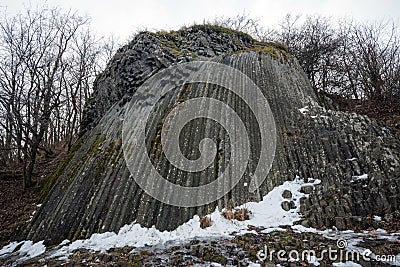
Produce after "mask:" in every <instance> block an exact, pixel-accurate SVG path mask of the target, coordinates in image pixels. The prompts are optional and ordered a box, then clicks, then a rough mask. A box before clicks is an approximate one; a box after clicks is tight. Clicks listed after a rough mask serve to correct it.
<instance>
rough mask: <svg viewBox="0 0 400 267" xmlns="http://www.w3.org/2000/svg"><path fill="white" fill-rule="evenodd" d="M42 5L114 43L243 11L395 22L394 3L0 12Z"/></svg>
mask: <svg viewBox="0 0 400 267" xmlns="http://www.w3.org/2000/svg"><path fill="white" fill-rule="evenodd" d="M44 4H46V5H47V6H49V7H61V8H64V9H72V10H76V11H79V12H80V13H81V14H86V15H88V16H90V17H91V18H92V27H93V28H94V29H95V30H96V31H97V33H98V34H99V35H106V36H107V35H110V34H114V35H115V36H117V37H119V38H120V40H127V38H128V37H129V36H130V35H131V34H132V33H133V32H135V30H136V29H143V28H147V29H149V30H151V29H165V30H169V29H178V28H179V27H181V26H182V25H185V24H186V25H187V24H192V23H193V22H198V23H201V22H203V20H204V19H206V20H212V19H213V18H215V17H216V16H225V17H228V16H234V15H236V14H239V13H243V12H246V13H248V14H250V15H251V16H252V17H257V18H259V19H260V24H262V25H263V26H271V25H274V24H277V23H278V22H279V21H280V20H281V19H282V18H283V17H284V16H285V15H286V14H287V13H292V14H302V15H307V14H322V15H324V16H331V17H333V18H339V17H346V16H347V17H348V16H351V17H353V18H354V19H356V20H359V21H372V20H381V19H394V20H395V21H396V22H398V21H399V19H400V1H399V0H277V1H272V0H264V1H263V0H248V1H246V0H232V1H220V0H201V1H191V0H186V1H178V0H158V1H157V0H141V1H137V0H113V1H106V0H47V1H39V0H30V1H18V0H0V9H2V11H4V10H6V11H7V13H8V14H16V13H18V12H21V11H22V10H23V9H24V7H29V6H43V5H44Z"/></svg>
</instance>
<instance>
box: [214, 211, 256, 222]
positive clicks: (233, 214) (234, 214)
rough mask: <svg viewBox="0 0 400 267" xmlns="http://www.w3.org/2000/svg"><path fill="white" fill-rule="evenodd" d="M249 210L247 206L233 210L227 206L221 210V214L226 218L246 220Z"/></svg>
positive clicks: (248, 216) (248, 217)
mask: <svg viewBox="0 0 400 267" xmlns="http://www.w3.org/2000/svg"><path fill="white" fill-rule="evenodd" d="M250 214H251V211H250V210H249V209H248V208H240V209H237V210H234V209H232V208H227V209H225V210H224V211H222V213H221V215H222V216H223V217H224V218H225V219H227V220H233V219H235V220H238V221H246V220H248V219H250Z"/></svg>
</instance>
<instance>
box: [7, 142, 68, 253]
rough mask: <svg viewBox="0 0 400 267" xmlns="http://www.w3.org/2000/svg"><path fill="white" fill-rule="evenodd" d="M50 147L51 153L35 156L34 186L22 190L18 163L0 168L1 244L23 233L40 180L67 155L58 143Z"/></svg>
mask: <svg viewBox="0 0 400 267" xmlns="http://www.w3.org/2000/svg"><path fill="white" fill-rule="evenodd" d="M53 151H54V154H53V155H51V156H43V157H41V158H39V159H38V163H37V164H36V167H35V171H34V175H33V183H34V186H33V187H31V188H29V189H27V190H26V191H24V190H23V179H22V171H21V170H22V167H21V166H17V167H14V168H12V169H11V168H3V169H2V170H0V248H2V247H3V246H4V245H6V244H8V243H10V242H11V241H13V240H15V239H17V238H18V237H19V236H20V235H21V234H22V232H23V230H24V229H25V227H26V226H27V223H28V221H29V220H30V218H31V217H32V214H33V213H34V212H35V211H36V209H37V206H36V205H37V204H38V203H37V200H38V197H39V194H40V190H41V187H42V182H43V181H44V180H45V178H46V177H47V176H48V175H49V174H51V173H52V172H54V171H55V169H56V168H57V165H58V163H59V162H60V161H61V160H62V159H63V158H64V156H65V155H66V150H65V148H64V147H63V146H61V145H60V146H59V147H57V148H55V149H54V150H53Z"/></svg>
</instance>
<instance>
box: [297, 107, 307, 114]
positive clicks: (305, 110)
mask: <svg viewBox="0 0 400 267" xmlns="http://www.w3.org/2000/svg"><path fill="white" fill-rule="evenodd" d="M299 111H300V112H301V114H303V115H304V114H306V113H307V112H308V111H309V110H308V106H305V107H304V108H299Z"/></svg>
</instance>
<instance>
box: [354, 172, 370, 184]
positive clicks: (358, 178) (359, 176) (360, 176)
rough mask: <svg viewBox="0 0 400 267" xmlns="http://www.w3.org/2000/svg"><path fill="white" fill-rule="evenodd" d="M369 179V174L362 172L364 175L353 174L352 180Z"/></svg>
mask: <svg viewBox="0 0 400 267" xmlns="http://www.w3.org/2000/svg"><path fill="white" fill-rule="evenodd" d="M367 179H368V174H366V173H364V174H362V175H358V176H353V177H352V180H351V181H352V182H355V181H359V180H367Z"/></svg>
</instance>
